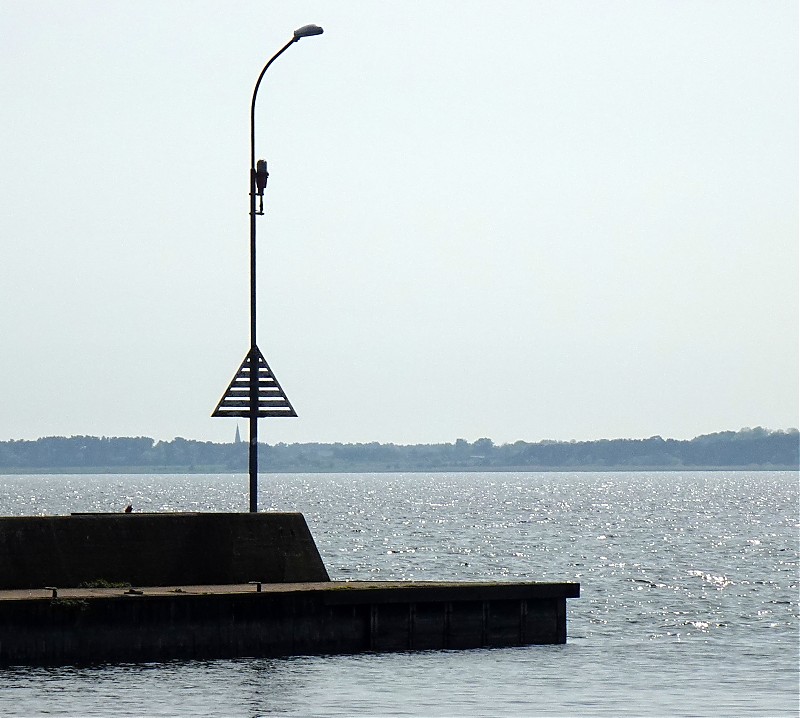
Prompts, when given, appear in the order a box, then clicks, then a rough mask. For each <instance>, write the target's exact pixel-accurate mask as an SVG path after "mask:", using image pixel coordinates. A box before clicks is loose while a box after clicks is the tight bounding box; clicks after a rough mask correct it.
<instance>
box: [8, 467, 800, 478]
mask: <svg viewBox="0 0 800 718" xmlns="http://www.w3.org/2000/svg"><path fill="white" fill-rule="evenodd" d="M687 471H690V472H711V471H731V472H733V471H735V472H753V471H756V472H758V471H786V472H795V473H797V472H799V471H800V467H798V466H769V465H767V466H764V465H757V466H562V467H552V466H483V467H481V466H471V467H465V466H457V467H444V468H430V469H420V468H416V469H385V468H373V469H370V468H361V467H360V468H358V469H271V468H270V467H269V466H262V467H261V469H260V470H259V474H260V475H267V476H268V475H270V474H278V475H281V474H354V475H355V474H477V473H485V474H502V473H516V474H575V473H596V474H602V473H615V474H619V473H638V472H653V473H672V474H675V473H680V472H687ZM101 474H109V475H112V476H119V475H139V474H143V475H145V474H155V475H168V474H198V475H200V474H223V475H231V476H234V475H236V474H241V475H246V474H247V470H246V469H239V470H233V469H228V468H225V467H217V466H64V467H57V468H54V467H43V468H24V469H9V468H2V467H0V476H35V475H42V476H82V475H86V476H97V475H101Z"/></svg>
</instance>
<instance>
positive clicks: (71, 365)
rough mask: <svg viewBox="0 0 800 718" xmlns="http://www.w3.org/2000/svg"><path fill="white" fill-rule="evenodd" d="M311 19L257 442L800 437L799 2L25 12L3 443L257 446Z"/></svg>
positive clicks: (12, 141) (13, 24) (0, 137)
mask: <svg viewBox="0 0 800 718" xmlns="http://www.w3.org/2000/svg"><path fill="white" fill-rule="evenodd" d="M309 23H316V24H318V25H321V26H322V27H323V28H324V29H325V33H324V34H323V35H321V36H319V37H312V38H307V39H304V40H302V41H301V42H299V43H297V44H295V45H293V46H292V47H291V48H289V50H287V52H286V53H285V54H284V55H282V56H281V57H280V58H279V59H278V61H277V62H276V63H275V64H274V65H273V66H272V67H271V68H270V70H269V71H268V73H267V75H266V78H265V80H264V82H263V84H262V87H261V90H260V92H259V100H258V107H257V117H256V154H257V157H264V158H266V159H267V160H268V161H269V169H270V182H269V185H268V187H267V195H266V198H265V200H266V201H265V204H266V206H267V215H266V216H265V217H263V218H260V219H259V220H258V246H259V255H258V261H259V264H258V278H259V287H258V290H259V291H258V311H259V317H258V334H259V338H258V339H259V340H258V344H259V346H260V348H261V350H262V352H263V353H264V355H265V357H266V358H267V361H268V362H269V363H270V365H271V367H272V369H273V370H274V372H275V374H276V375H277V377H278V379H279V381H280V382H281V384H282V386H283V388H284V389H285V390H286V392H287V394H288V396H289V398H290V399H291V401H292V403H293V405H294V407H295V409H296V410H297V412H298V414H299V418H296V419H264V420H262V421H261V422H260V425H259V426H260V430H259V438H260V439H261V440H262V441H266V442H268V443H276V442H279V441H284V442H289V443H291V442H306V441H319V442H333V441H341V442H367V441H381V442H394V443H433V442H442V441H445V442H452V441H454V440H455V439H457V438H464V439H467V440H469V441H474V440H475V439H477V438H480V437H489V438H491V439H493V440H494V441H495V442H496V443H507V442H513V441H516V440H520V439H522V440H525V441H539V440H542V439H560V440H569V439H573V438H575V439H596V438H617V437H646V436H651V435H654V434H660V435H662V436H664V437H673V438H690V437H693V436H695V435H697V434H702V433H709V432H714V431H722V430H729V429H733V430H738V429H740V428H742V427H746V426H757V425H761V426H764V427H767V428H772V429H782V428H784V429H785V428H789V427H796V426H797V425H798V5H797V2H796V1H795V0H786V1H782V0H769V1H768V2H765V1H764V0H753V1H751V2H737V1H736V0H726V1H725V2H703V1H702V0H687V1H684V2H681V1H680V0H662V1H659V0H653V1H646V0H635V1H634V0H632V1H630V2H614V1H609V0H604V2H590V1H589V0H585V1H582V2H569V1H565V0H548V1H547V2H536V1H532V0H518V1H511V0H509V1H502V0H499V1H498V0H493V1H492V2H488V1H484V2H464V1H460V2H455V1H452V2H444V1H442V0H426V1H425V2H423V1H422V0H404V1H403V2H374V1H372V2H368V1H365V0H364V1H348V2H337V3H333V2H329V1H327V2H323V1H321V0H320V1H319V2H302V1H296V0H295V1H292V2H282V3H274V2H272V3H271V2H266V1H264V0H261V1H260V2H241V1H236V2H218V1H217V0H214V1H213V2H211V1H209V2H199V1H197V2H174V1H173V2H165V1H163V0H158V1H154V0H149V1H148V0H136V1H135V2H122V1H111V2H109V1H103V2H99V1H97V2H89V1H86V2H80V1H75V0H71V1H69V2H68V1H66V0H62V1H60V2H45V1H43V0H31V1H29V2H27V1H23V0H0V121H1V122H2V133H0V148H2V155H1V156H2V162H0V187H1V188H2V193H3V201H2V203H1V204H0V237H1V238H2V247H3V250H2V259H0V301H2V311H1V312H0V337H1V338H2V351H0V400H2V409H0V440H7V439H35V438H37V437H40V436H50V435H67V436H71V435H78V434H90V435H97V436H151V437H154V438H156V439H165V440H169V439H172V438H173V437H175V436H182V437H185V438H190V439H202V440H212V441H232V440H233V436H234V432H235V430H236V420H235V419H213V418H211V417H210V414H211V412H212V410H213V409H214V407H215V405H216V403H217V401H218V400H219V398H220V396H221V394H222V393H223V391H224V390H225V388H226V387H227V385H228V383H229V381H230V380H231V377H232V376H233V374H234V372H235V371H236V369H237V368H238V366H239V364H240V362H241V361H242V359H243V357H244V356H245V354H246V352H247V349H248V346H249V316H248V312H249V284H248V277H249V275H248V272H249V259H248V251H249V224H248V214H247V213H248V188H249V131H250V130H249V110H250V98H251V94H252V90H253V85H254V84H255V80H256V78H257V77H258V73H259V72H260V71H261V68H262V67H263V66H264V64H265V63H266V61H267V60H268V59H269V58H270V57H271V56H272V55H273V54H274V53H275V52H276V51H277V50H278V49H279V48H280V47H281V46H282V45H283V44H284V43H285V42H286V41H288V40H289V39H290V38H291V36H292V31H293V30H294V29H295V28H297V27H299V26H301V25H305V24H309ZM240 427H241V430H242V434H243V436H246V433H247V424H246V421H244V420H241V421H240Z"/></svg>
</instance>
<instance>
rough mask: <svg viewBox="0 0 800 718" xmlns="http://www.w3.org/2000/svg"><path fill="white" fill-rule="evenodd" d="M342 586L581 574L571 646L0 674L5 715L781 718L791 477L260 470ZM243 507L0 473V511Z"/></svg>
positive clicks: (233, 497)
mask: <svg viewBox="0 0 800 718" xmlns="http://www.w3.org/2000/svg"><path fill="white" fill-rule="evenodd" d="M260 489H261V496H260V506H261V509H262V510H279V511H301V512H303V513H304V514H305V516H306V520H307V521H308V524H309V526H310V528H311V531H312V533H313V534H314V537H315V539H316V541H317V545H318V547H319V549H320V552H321V554H322V557H323V560H324V561H325V564H326V566H327V567H328V570H329V573H330V574H331V577H332V578H334V579H340V580H347V579H351V580H357V579H369V580H375V579H391V580H406V579H417V580H440V579H442V580H444V579H447V580H449V579H459V580H465V581H469V580H478V579H492V580H542V581H578V582H580V584H581V598H579V599H570V600H568V601H567V634H568V639H567V644H566V645H562V646H527V647H521V648H508V649H486V650H483V649H481V650H470V651H430V652H416V653H398V654H361V655H355V656H322V657H292V658H285V659H268V660H265V659H249V658H242V659H238V660H233V661H231V660H225V661H209V662H199V661H189V662H186V661H175V662H169V663H161V664H145V665H109V666H98V667H92V668H75V667H64V668H35V669H31V668H13V669H5V670H0V715H4V716H40V715H50V716H132V715H134V716H199V715H205V716H274V715H281V716H353V715H370V716H379V715H393V716H644V715H647V716H720V715H723V716H738V715H741V716H795V715H798V645H799V640H798V639H799V635H800V634H799V633H798V631H799V628H798V625H799V620H798V527H799V526H800V523H799V521H798V476H797V474H796V473H794V472H641V473H623V472H603V473H594V472H592V473H589V472H586V473H447V474H438V473H408V474H283V475H264V476H262V477H261V482H260ZM128 503H132V504H133V506H134V510H135V511H245V510H246V509H247V505H248V497H247V477H246V476H242V475H220V476H211V475H158V476H147V475H132V476H127V475H126V476H120V475H104V476H88V475H81V476H76V475H60V476H0V515H52V514H65V513H70V512H73V511H121V510H122V509H124V507H125V506H126V505H127V504H128Z"/></svg>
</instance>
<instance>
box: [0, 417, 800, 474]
mask: <svg viewBox="0 0 800 718" xmlns="http://www.w3.org/2000/svg"><path fill="white" fill-rule="evenodd" d="M258 452H259V466H260V467H261V469H262V470H263V471H264V472H270V471H274V472H319V471H334V472H359V471H448V470H449V471H470V470H484V471H487V470H502V469H526V470H551V471H552V470H559V469H561V470H581V469H584V470H588V469H594V470H603V469H621V470H626V469H628V470H633V469H667V470H669V469H700V468H702V469H708V468H739V469H797V468H798V467H800V437H799V436H798V431H797V429H788V430H786V431H783V430H778V431H770V430H767V429H763V428H761V427H756V428H754V429H751V428H746V429H741V430H740V431H736V432H734V431H723V432H718V433H714V434H705V435H702V436H698V437H695V438H694V439H690V440H678V439H663V438H662V437H660V436H653V437H650V438H648V439H599V440H595V441H575V440H572V441H550V440H545V441H539V442H536V443H531V442H525V441H517V442H514V443H513V444H502V445H496V444H495V443H494V442H493V441H492V440H491V439H487V438H482V439H478V440H477V441H473V442H468V441H465V440H464V439H458V440H456V441H455V442H454V443H452V444H412V445H398V444H381V443H377V442H372V443H364V444H341V443H333V444H322V443H303V444H284V443H278V444H275V445H269V444H260V445H259V447H258ZM33 471H55V472H71V473H82V472H108V473H114V472H117V473H125V472H127V473H137V472H150V471H152V472H158V471H162V472H163V471H172V472H175V473H178V472H209V473H212V472H220V473H226V472H234V473H239V472H246V471H247V444H246V443H241V442H239V443H227V444H218V443H214V442H210V441H195V440H192V439H184V438H181V437H176V438H175V439H173V440H172V441H155V440H154V439H151V438H149V437H142V436H140V437H96V436H71V437H63V436H50V437H43V438H40V439H36V440H10V441H2V442H0V472H3V473H26V472H28V473H29V472H33Z"/></svg>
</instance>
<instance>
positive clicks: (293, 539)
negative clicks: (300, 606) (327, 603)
mask: <svg viewBox="0 0 800 718" xmlns="http://www.w3.org/2000/svg"><path fill="white" fill-rule="evenodd" d="M328 578H329V577H328V573H327V571H326V570H325V566H324V564H323V563H322V558H321V557H320V555H319V551H318V550H317V547H316V545H315V544H314V539H313V538H312V536H311V532H310V531H309V530H308V525H307V524H306V521H305V518H304V517H303V515H302V514H299V513H235V514H222V513H169V514H168V513H164V514H137V513H132V514H122V513H119V514H72V515H71V516H24V517H9V516H4V517H0V589H15V588H19V589H24V588H41V587H44V586H57V587H59V588H67V587H76V586H80V585H81V584H85V583H93V582H94V583H96V582H107V583H128V584H130V585H133V586H164V585H175V584H235V583H242V582H246V581H269V582H284V581H290V582H292V581H293V582H297V581H327V580H328Z"/></svg>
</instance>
